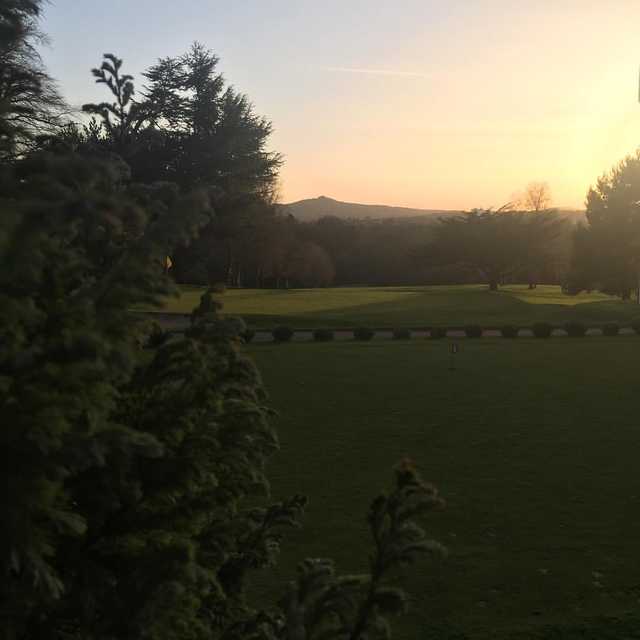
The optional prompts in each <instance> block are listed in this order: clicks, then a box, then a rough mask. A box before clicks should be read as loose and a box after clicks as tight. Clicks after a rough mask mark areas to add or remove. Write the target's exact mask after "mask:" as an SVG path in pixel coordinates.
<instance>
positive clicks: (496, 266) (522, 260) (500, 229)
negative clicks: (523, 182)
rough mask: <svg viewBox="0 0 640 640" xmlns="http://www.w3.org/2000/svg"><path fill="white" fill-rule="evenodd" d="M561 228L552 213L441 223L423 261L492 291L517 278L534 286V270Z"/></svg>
mask: <svg viewBox="0 0 640 640" xmlns="http://www.w3.org/2000/svg"><path fill="white" fill-rule="evenodd" d="M563 225H564V222H563V221H562V220H561V219H560V218H559V217H558V216H557V215H556V214H555V213H552V212H542V213H526V212H517V211H511V210H503V209H501V210H498V211H491V210H474V211H471V212H470V213H467V214H464V215H461V216H454V217H451V218H441V219H440V223H439V224H438V226H437V227H436V228H435V237H434V239H433V241H432V242H431V243H430V244H429V245H428V247H427V248H426V250H425V252H424V259H425V260H426V261H427V262H428V263H430V264H441V265H446V264H457V265H461V266H464V267H467V268H470V269H473V270H474V271H475V272H476V273H477V274H478V275H479V277H480V278H482V280H484V281H485V282H486V283H487V284H488V285H489V289H490V290H492V291H495V290H497V289H498V286H499V285H500V284H501V283H503V282H505V281H506V280H507V279H509V278H511V277H513V276H515V275H516V274H518V273H520V274H524V275H525V277H526V279H527V280H528V281H529V284H530V286H535V282H536V277H535V273H536V270H538V269H539V268H540V267H541V265H542V264H543V263H544V262H545V260H548V259H549V257H550V255H551V254H552V243H553V241H554V240H555V239H556V238H557V237H558V235H559V233H560V230H561V228H562V226H563Z"/></svg>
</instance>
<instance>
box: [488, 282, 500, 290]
mask: <svg viewBox="0 0 640 640" xmlns="http://www.w3.org/2000/svg"><path fill="white" fill-rule="evenodd" d="M497 290H498V281H497V280H489V291H497Z"/></svg>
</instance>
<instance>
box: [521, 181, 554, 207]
mask: <svg viewBox="0 0 640 640" xmlns="http://www.w3.org/2000/svg"><path fill="white" fill-rule="evenodd" d="M522 204H523V206H524V208H525V209H526V210H527V211H536V212H539V211H546V210H547V209H549V208H550V206H551V189H550V188H549V183H547V182H530V183H529V184H528V185H527V188H526V189H525V192H524V197H523V200H522Z"/></svg>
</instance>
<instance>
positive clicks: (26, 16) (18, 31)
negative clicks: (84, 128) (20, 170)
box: [0, 0, 64, 162]
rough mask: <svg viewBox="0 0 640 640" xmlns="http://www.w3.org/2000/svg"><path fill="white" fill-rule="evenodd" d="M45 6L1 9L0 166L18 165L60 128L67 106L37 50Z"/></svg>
mask: <svg viewBox="0 0 640 640" xmlns="http://www.w3.org/2000/svg"><path fill="white" fill-rule="evenodd" d="M42 4H43V3H42V2H41V0H3V2H2V3H0V162H6V161H8V160H12V159H15V158H16V157H17V156H19V155H20V154H21V153H24V152H25V151H26V150H27V149H29V148H30V147H32V146H33V145H34V143H35V142H36V139H37V138H38V136H41V135H48V134H51V133H53V132H54V131H55V130H56V128H57V127H58V126H60V124H61V120H60V119H61V115H62V112H63V106H64V105H63V101H62V99H61V98H60V96H59V94H58V92H57V89H56V87H55V84H54V82H53V81H52V79H51V78H50V76H49V75H48V74H47V72H46V70H45V69H44V67H43V65H42V61H41V59H40V55H39V53H38V49H37V46H38V45H39V44H41V43H42V41H43V39H44V36H43V35H42V34H41V32H40V31H39V29H38V18H39V16H40V13H41V10H42Z"/></svg>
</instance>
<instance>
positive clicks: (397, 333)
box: [393, 329, 411, 340]
mask: <svg viewBox="0 0 640 640" xmlns="http://www.w3.org/2000/svg"><path fill="white" fill-rule="evenodd" d="M393 339H394V340H410V339H411V330H410V329H394V330H393Z"/></svg>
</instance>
